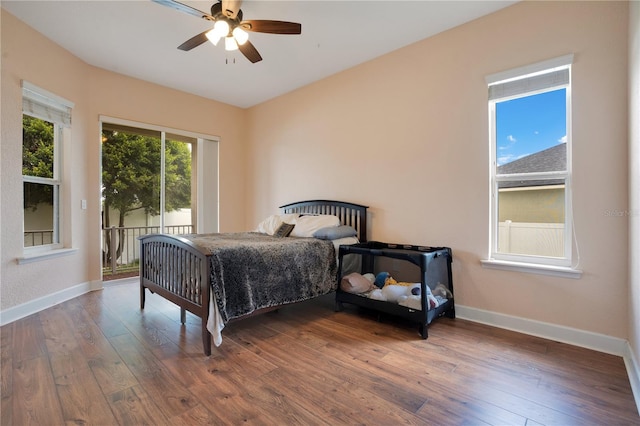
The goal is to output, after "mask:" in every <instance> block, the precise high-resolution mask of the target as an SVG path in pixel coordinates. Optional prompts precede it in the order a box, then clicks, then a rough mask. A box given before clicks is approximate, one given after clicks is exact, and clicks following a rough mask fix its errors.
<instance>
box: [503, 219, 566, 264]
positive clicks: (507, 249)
mask: <svg viewBox="0 0 640 426" xmlns="http://www.w3.org/2000/svg"><path fill="white" fill-rule="evenodd" d="M564 233H565V229H564V223H525V222H511V221H510V220H507V221H505V222H500V223H499V225H498V251H499V252H500V253H513V254H528V255H532V256H551V257H563V256H564Z"/></svg>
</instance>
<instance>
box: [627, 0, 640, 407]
mask: <svg viewBox="0 0 640 426" xmlns="http://www.w3.org/2000/svg"><path fill="white" fill-rule="evenodd" d="M629 22H630V28H629V77H630V78H629V117H630V126H629V167H630V170H629V177H630V178H629V183H630V185H629V213H630V214H629V227H630V230H629V239H630V244H629V345H630V347H631V351H632V354H631V355H632V357H633V360H634V362H635V371H636V374H637V376H636V377H635V382H634V379H633V378H631V383H632V385H633V386H634V388H633V389H634V393H635V396H636V403H637V404H638V406H639V407H640V118H639V117H640V2H637V1H635V2H630V10H629Z"/></svg>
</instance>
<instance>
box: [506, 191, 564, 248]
mask: <svg viewBox="0 0 640 426" xmlns="http://www.w3.org/2000/svg"><path fill="white" fill-rule="evenodd" d="M557 182H558V180H549V181H547V182H546V184H543V183H540V184H539V185H531V182H525V183H522V182H516V181H511V182H501V185H500V186H501V187H500V188H499V189H498V252H499V253H508V254H521V255H531V256H549V257H564V256H565V253H564V241H565V185H564V180H561V183H557Z"/></svg>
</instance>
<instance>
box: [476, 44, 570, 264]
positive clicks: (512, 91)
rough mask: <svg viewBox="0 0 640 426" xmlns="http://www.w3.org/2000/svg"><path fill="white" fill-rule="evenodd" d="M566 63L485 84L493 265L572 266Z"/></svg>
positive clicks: (509, 73)
mask: <svg viewBox="0 0 640 426" xmlns="http://www.w3.org/2000/svg"><path fill="white" fill-rule="evenodd" d="M571 62H572V55H568V56H564V57H561V58H556V59H552V60H550V61H545V62H543V63H539V64H534V65H531V66H528V67H524V68H520V69H517V70H511V71H507V72H505V73H500V74H496V75H493V76H490V77H488V78H487V82H488V90H489V129H490V150H491V158H490V162H491V163H490V179H491V203H490V205H491V215H490V217H491V232H490V235H491V241H490V258H491V259H492V260H498V261H508V262H516V263H523V264H538V265H547V266H551V267H569V266H571V262H572V259H571V253H572V215H571V126H570V123H571V120H570V117H571Z"/></svg>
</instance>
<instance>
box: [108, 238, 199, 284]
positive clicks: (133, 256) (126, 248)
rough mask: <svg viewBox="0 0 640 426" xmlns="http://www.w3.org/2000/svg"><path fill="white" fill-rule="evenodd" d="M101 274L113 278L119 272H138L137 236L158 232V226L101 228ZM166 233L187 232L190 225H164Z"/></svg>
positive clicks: (132, 273) (138, 246) (138, 244)
mask: <svg viewBox="0 0 640 426" xmlns="http://www.w3.org/2000/svg"><path fill="white" fill-rule="evenodd" d="M102 232H103V235H102V275H103V276H111V277H112V278H115V276H116V275H120V274H131V275H134V273H137V272H138V268H139V263H138V262H139V259H140V253H139V251H140V243H139V242H138V237H141V236H143V235H148V234H158V233H160V227H159V226H123V227H118V226H112V227H110V228H103V229H102ZM164 232H165V233H166V234H189V233H192V232H193V226H192V225H170V226H165V227H164Z"/></svg>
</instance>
